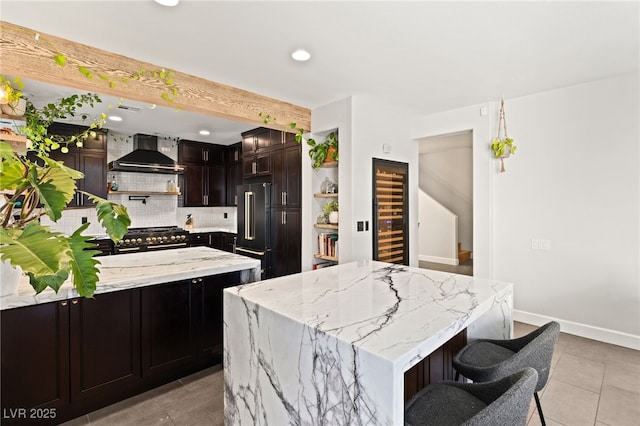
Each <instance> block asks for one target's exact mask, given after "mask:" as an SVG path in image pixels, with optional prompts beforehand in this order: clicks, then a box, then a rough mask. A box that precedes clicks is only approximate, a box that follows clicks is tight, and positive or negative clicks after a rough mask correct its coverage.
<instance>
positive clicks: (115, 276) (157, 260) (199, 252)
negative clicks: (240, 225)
mask: <svg viewBox="0 0 640 426" xmlns="http://www.w3.org/2000/svg"><path fill="white" fill-rule="evenodd" d="M97 259H98V260H99V261H100V264H99V265H98V269H99V271H100V275H99V281H98V284H97V285H96V291H95V293H94V294H100V293H106V292H110V291H118V290H124V289H129V288H135V287H144V286H149V285H155V284H162V283H168V282H172V281H180V280H185V279H191V278H197V277H203V276H208V275H217V274H224V273H226V272H235V271H242V274H241V281H242V282H243V283H248V282H253V281H257V280H259V279H260V261H259V260H256V259H251V258H249V257H246V256H240V255H237V254H234V253H229V252H226V251H222V250H216V249H212V248H208V247H190V248H180V249H172V250H160V251H153V252H151V251H147V252H139V253H127V254H118V255H113V256H101V257H99V258H97ZM74 297H78V293H77V291H76V290H75V289H74V288H73V286H72V284H71V282H65V283H64V284H63V285H62V287H61V288H60V290H59V291H58V293H55V292H54V291H53V290H52V289H46V290H44V291H43V292H42V293H40V294H37V295H36V294H35V291H34V290H33V288H32V287H31V286H30V285H29V282H28V278H26V277H23V280H22V282H21V283H20V286H19V288H18V293H17V294H16V295H9V296H4V297H1V298H0V310H2V309H10V308H16V307H20V306H29V305H35V304H38V303H47V302H52V301H56V300H64V299H70V298H74Z"/></svg>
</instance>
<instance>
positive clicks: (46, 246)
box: [0, 222, 70, 293]
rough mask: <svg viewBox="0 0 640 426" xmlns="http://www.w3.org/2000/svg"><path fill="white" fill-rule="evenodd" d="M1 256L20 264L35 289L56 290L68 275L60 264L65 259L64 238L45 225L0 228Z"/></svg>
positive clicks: (67, 245) (13, 263) (66, 255)
mask: <svg viewBox="0 0 640 426" xmlns="http://www.w3.org/2000/svg"><path fill="white" fill-rule="evenodd" d="M0 245H1V246H2V259H3V260H7V259H9V260H10V261H11V264H12V265H13V266H20V267H21V268H22V270H23V272H24V273H25V274H27V275H28V276H29V281H30V283H31V285H32V286H33V288H34V289H35V290H36V292H38V293H40V292H41V291H42V290H44V289H45V288H47V287H51V288H52V289H54V290H55V291H56V292H57V291H58V289H59V288H60V286H61V285H62V283H63V282H64V281H65V280H66V279H67V278H68V276H69V275H68V269H65V268H63V267H62V265H64V264H66V263H67V261H68V260H69V254H70V252H69V244H68V243H67V241H66V238H64V236H63V235H62V234H61V233H59V232H54V231H52V230H51V229H49V228H48V227H46V226H42V225H40V224H39V223H36V222H31V223H29V224H28V225H27V226H25V228H24V229H23V230H14V229H0Z"/></svg>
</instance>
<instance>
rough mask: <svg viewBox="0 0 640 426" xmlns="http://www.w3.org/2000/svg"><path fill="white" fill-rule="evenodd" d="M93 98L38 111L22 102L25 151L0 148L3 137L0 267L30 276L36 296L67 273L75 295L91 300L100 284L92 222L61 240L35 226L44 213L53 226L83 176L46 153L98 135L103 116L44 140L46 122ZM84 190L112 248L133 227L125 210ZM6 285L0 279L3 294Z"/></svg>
mask: <svg viewBox="0 0 640 426" xmlns="http://www.w3.org/2000/svg"><path fill="white" fill-rule="evenodd" d="M92 100H93V101H99V98H97V95H91V94H88V95H73V96H72V97H67V98H63V99H61V100H60V101H59V102H57V103H55V104H48V105H46V106H45V107H43V108H41V109H38V108H35V107H34V106H33V105H32V104H31V103H30V102H29V101H28V100H27V101H26V102H27V107H26V112H25V117H24V119H25V120H26V124H25V126H24V132H25V134H26V136H27V138H28V139H27V146H26V147H25V151H21V150H17V149H14V148H12V147H11V146H10V145H9V144H8V143H6V142H3V141H2V134H0V160H1V161H2V162H1V163H0V192H1V193H2V197H3V202H2V204H1V205H0V223H1V225H2V226H1V228H0V259H1V260H2V261H3V262H2V264H0V266H1V267H2V268H6V269H9V270H12V269H15V270H19V269H18V268H20V269H21V270H22V272H23V273H24V274H25V275H27V276H28V277H29V283H30V284H31V286H32V287H33V289H34V290H35V291H36V293H40V292H42V291H43V290H44V289H46V288H47V287H50V288H52V289H53V290H54V291H56V292H57V291H58V290H59V289H60V287H61V285H62V284H63V283H64V282H65V281H66V280H67V279H68V278H69V275H72V278H73V286H74V288H75V289H76V290H77V292H78V294H79V295H80V296H83V297H91V296H92V295H93V293H94V291H95V288H96V283H97V282H98V273H99V271H98V268H97V264H99V263H100V262H99V261H98V260H97V259H95V256H96V255H98V254H99V253H100V251H98V250H94V248H95V245H94V244H92V243H90V242H89V241H88V240H90V239H91V238H92V237H91V236H87V235H82V233H83V232H84V231H85V230H86V229H87V227H88V226H89V225H90V224H89V223H85V224H83V225H81V226H80V227H79V228H78V229H76V230H75V231H74V232H73V233H72V234H71V235H65V234H63V233H61V232H58V231H56V230H54V229H52V228H50V227H48V226H44V225H41V224H40V223H39V218H40V217H41V216H43V215H46V216H48V217H49V218H50V219H51V220H52V221H54V222H56V221H58V220H59V219H60V218H61V216H62V211H63V210H64V209H65V207H67V206H68V205H69V203H70V202H71V201H72V200H73V198H74V196H75V193H76V191H77V181H78V180H80V179H83V178H84V175H83V174H82V173H81V172H79V171H77V170H74V169H72V168H69V167H67V166H65V165H64V163H63V162H60V161H55V160H52V159H51V158H49V156H48V153H49V152H50V151H52V150H55V149H61V150H63V151H64V150H65V149H66V146H67V144H69V143H75V144H76V145H78V146H82V143H83V141H84V140H85V139H86V138H87V137H88V136H90V135H93V136H95V134H93V133H95V132H94V131H95V129H96V128H99V127H101V126H102V123H104V118H105V117H104V114H103V115H102V116H101V118H100V119H98V120H94V121H93V122H92V123H91V125H90V126H89V127H88V129H87V130H86V131H84V132H83V133H81V134H79V135H71V136H66V137H51V136H50V135H48V134H47V127H48V124H50V123H51V122H53V121H54V120H55V119H63V118H66V117H71V116H74V114H75V112H76V108H80V107H82V106H83V105H84V104H87V103H91V102H92ZM47 123H48V124H47ZM92 132H93V133H92ZM27 154H29V155H27ZM81 192H82V193H83V194H85V195H86V196H88V197H89V198H90V199H91V200H92V201H93V202H94V203H95V205H96V212H97V217H98V221H99V222H100V223H101V225H102V227H103V228H104V229H105V230H106V232H107V234H108V235H109V237H110V238H111V239H112V240H113V241H114V242H117V241H118V240H120V239H121V238H122V237H123V236H124V234H125V233H126V232H127V228H128V227H129V225H130V224H131V220H130V218H129V215H128V214H127V210H126V208H125V207H124V206H121V205H118V204H116V203H113V202H111V201H108V200H105V199H103V198H100V197H97V196H95V195H93V194H90V193H87V192H84V191H81ZM12 267H13V268H12ZM18 278H19V277H18ZM7 284H8V283H7V282H6V281H5V279H4V277H3V279H2V284H1V285H2V287H3V291H2V293H3V295H4V293H6V290H5V289H4V287H5V286H6V285H7ZM16 286H17V282H16ZM13 291H15V290H13ZM9 292H11V290H9Z"/></svg>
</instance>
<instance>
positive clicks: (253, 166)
mask: <svg viewBox="0 0 640 426" xmlns="http://www.w3.org/2000/svg"><path fill="white" fill-rule="evenodd" d="M257 173H258V163H256V162H255V161H254V162H253V163H251V174H254V175H255V174H257Z"/></svg>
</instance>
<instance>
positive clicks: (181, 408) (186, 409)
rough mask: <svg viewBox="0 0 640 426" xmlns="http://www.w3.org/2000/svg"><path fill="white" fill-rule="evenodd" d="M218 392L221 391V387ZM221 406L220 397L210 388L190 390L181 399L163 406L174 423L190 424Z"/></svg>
mask: <svg viewBox="0 0 640 426" xmlns="http://www.w3.org/2000/svg"><path fill="white" fill-rule="evenodd" d="M219 392H220V393H221V392H222V389H220V391H219ZM222 407H223V400H222V398H221V397H220V396H219V395H218V394H217V392H216V391H215V390H213V389H211V390H209V391H208V392H191V393H189V395H187V396H186V397H185V398H183V399H182V400H180V401H178V402H176V403H174V404H170V405H167V406H166V407H164V408H165V410H167V412H168V413H169V416H171V420H173V422H174V423H175V424H176V425H191V424H194V423H197V422H199V421H201V420H203V419H204V418H205V417H208V416H209V415H210V414H212V413H214V412H215V411H216V410H219V409H222Z"/></svg>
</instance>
